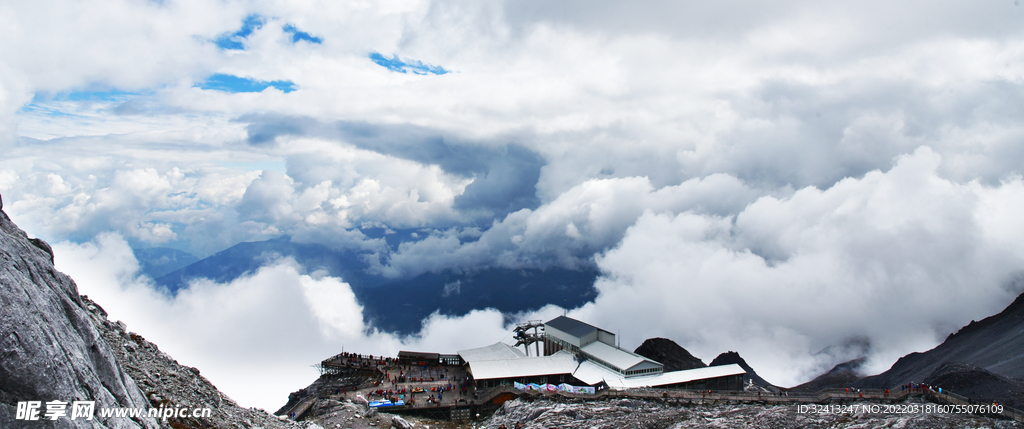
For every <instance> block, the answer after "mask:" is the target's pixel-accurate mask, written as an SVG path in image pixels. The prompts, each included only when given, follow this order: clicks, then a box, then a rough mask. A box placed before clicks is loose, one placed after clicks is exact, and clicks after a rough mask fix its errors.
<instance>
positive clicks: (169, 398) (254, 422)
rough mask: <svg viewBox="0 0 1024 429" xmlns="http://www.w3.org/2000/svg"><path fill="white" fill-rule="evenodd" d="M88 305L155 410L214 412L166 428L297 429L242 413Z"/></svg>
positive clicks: (193, 372) (191, 371) (194, 374)
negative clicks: (177, 408)
mask: <svg viewBox="0 0 1024 429" xmlns="http://www.w3.org/2000/svg"><path fill="white" fill-rule="evenodd" d="M82 301H83V302H84V304H85V306H86V308H87V309H88V310H89V315H90V317H91V318H92V321H93V323H94V324H95V325H96V326H97V328H98V329H99V332H100V335H101V336H102V337H103V339H104V340H105V341H106V342H107V344H108V345H109V346H110V348H111V349H112V350H113V351H114V358H115V359H116V360H117V362H118V364H119V365H120V366H121V367H122V368H124V370H125V372H126V373H128V375H130V376H131V377H132V379H134V380H135V382H136V384H137V385H138V387H139V388H140V389H141V391H142V392H143V393H145V396H146V399H148V401H149V405H150V406H151V407H154V408H159V407H189V408H210V409H211V411H212V415H211V416H210V417H204V418H170V419H168V420H167V421H166V422H162V423H163V424H164V425H165V426H167V427H171V428H175V429H181V428H252V427H260V428H266V429H270V428H275V429H288V428H291V429H297V428H302V427H304V426H300V425H298V424H296V423H293V422H290V421H281V420H279V419H278V418H277V417H274V416H272V415H270V414H268V413H267V412H265V411H262V410H254V409H250V408H242V407H239V406H238V405H237V404H235V402H234V401H232V400H231V398H228V397H227V396H226V395H224V394H223V393H221V392H220V391H219V390H217V388H216V387H214V386H213V384H212V383H210V381H209V380H207V379H206V378H205V377H203V376H202V375H200V372H199V369H197V368H193V367H188V366H183V365H180V364H178V361H176V360H174V358H172V357H171V356H169V355H167V354H166V353H164V352H162V351H160V348H159V347H157V345H156V344H153V343H151V342H149V341H146V339H145V338H143V337H142V336H141V335H139V334H136V333H134V332H128V331H126V330H125V326H124V324H123V323H114V322H111V321H110V320H107V313H106V312H105V311H104V310H103V308H102V307H100V306H99V305H98V304H96V303H95V302H92V301H91V300H89V299H88V297H85V296H83V297H82Z"/></svg>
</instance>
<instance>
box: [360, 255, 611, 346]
mask: <svg viewBox="0 0 1024 429" xmlns="http://www.w3.org/2000/svg"><path fill="white" fill-rule="evenodd" d="M597 275H598V271H597V269H596V268H586V269H582V270H569V269H566V268H557V267H551V268H547V269H543V270H541V269H509V268H485V269H481V270H478V271H475V272H468V273H467V272H455V271H452V270H446V271H443V272H440V273H424V274H421V275H419V276H416V277H413V278H411V279H406V280H399V281H396V282H393V283H390V284H387V285H385V286H383V287H379V288H353V291H354V292H355V294H356V298H357V299H358V300H359V302H360V303H361V304H362V305H363V315H364V318H365V319H366V320H367V321H368V322H370V323H372V324H373V325H374V326H377V327H379V328H381V329H383V330H386V331H390V332H399V333H404V334H411V333H415V332H418V331H419V329H420V322H421V321H422V320H423V319H424V318H426V317H427V316H429V315H430V314H431V313H433V312H434V311H439V312H440V313H441V314H444V315H454V316H461V315H464V314H466V313H469V312H470V311H472V310H480V309H485V308H494V309H497V310H499V311H501V312H503V313H516V312H520V311H526V310H536V309H539V308H541V307H543V306H545V305H547V304H554V305H558V306H561V307H564V308H575V307H579V306H581V305H583V304H584V303H587V302H590V301H593V300H594V298H596V297H597V289H595V288H594V280H595V279H596V278H597Z"/></svg>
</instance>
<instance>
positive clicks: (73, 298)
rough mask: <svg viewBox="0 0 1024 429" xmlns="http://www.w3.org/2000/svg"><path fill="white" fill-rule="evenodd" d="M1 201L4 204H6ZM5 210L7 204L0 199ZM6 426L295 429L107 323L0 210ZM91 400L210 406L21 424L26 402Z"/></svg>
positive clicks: (0, 414)
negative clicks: (190, 411) (185, 412)
mask: <svg viewBox="0 0 1024 429" xmlns="http://www.w3.org/2000/svg"><path fill="white" fill-rule="evenodd" d="M0 204H2V202H0ZM0 208H2V205H0ZM0 309H2V310H3V311H0V428H18V427H31V428H125V429H127V428H153V429H155V428H175V429H181V428H252V427H262V428H299V427H304V426H299V425H297V424H295V423H292V422H282V421H279V420H278V419H277V418H276V417H274V416H271V415H269V414H267V413H266V412H263V411H259V410H251V409H246V408H241V407H238V406H237V405H236V404H235V403H234V402H232V401H231V400H230V399H228V398H227V397H226V396H224V395H223V394H222V393H221V392H219V391H218V390H217V389H216V388H215V387H214V386H213V385H212V384H210V383H209V381H207V380H206V379H205V378H203V377H202V376H200V374H199V370H197V369H195V368H189V367H185V366H181V365H179V364H178V363H177V362H176V361H175V360H174V359H173V358H171V357H170V356H168V355H167V354H165V353H163V352H161V351H160V349H159V348H157V346H156V345H155V344H152V343H150V342H148V341H146V340H145V339H144V338H142V336H140V335H138V334H134V333H129V332H126V331H125V326H124V325H123V324H121V323H119V322H118V323H113V322H110V321H109V320H107V317H106V316H107V314H106V312H104V311H103V309H102V308H101V307H100V306H99V305H97V304H96V303H94V302H92V301H90V300H89V299H88V298H86V297H82V296H79V295H78V287H77V286H76V285H75V283H74V281H72V280H71V278H70V277H68V276H67V275H64V274H63V273H61V272H59V271H57V270H56V269H54V267H53V255H52V250H50V246H49V245H47V244H46V243H45V242H43V241H42V240H38V239H29V238H28V236H27V235H26V234H25V232H24V231H22V230H21V229H20V228H18V227H17V226H16V225H15V224H14V223H13V222H11V220H10V218H9V217H8V216H7V214H6V213H4V212H3V211H2V210H0ZM52 400H60V401H68V402H70V401H76V400H95V401H96V408H97V410H98V409H99V408H104V407H126V408H142V409H149V408H159V407H160V406H172V407H173V406H186V407H190V408H204V407H210V408H211V410H212V412H213V416H212V417H210V418H198V419H169V420H157V419H153V418H149V417H141V418H117V417H112V418H100V417H99V416H98V415H97V417H96V418H95V419H93V420H91V421H90V420H84V419H82V418H78V419H74V420H72V419H70V418H67V417H63V418H58V419H57V420H52V421H51V420H41V421H25V420H16V412H17V404H18V402H20V401H43V402H46V401H52Z"/></svg>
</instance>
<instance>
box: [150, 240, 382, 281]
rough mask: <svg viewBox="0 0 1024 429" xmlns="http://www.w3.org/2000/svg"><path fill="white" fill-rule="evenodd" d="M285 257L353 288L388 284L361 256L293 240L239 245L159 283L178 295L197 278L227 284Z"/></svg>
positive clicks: (176, 271) (158, 279)
mask: <svg viewBox="0 0 1024 429" xmlns="http://www.w3.org/2000/svg"><path fill="white" fill-rule="evenodd" d="M284 257H292V258H294V259H295V261H296V262H298V264H299V265H301V266H302V267H303V268H304V269H305V272H307V273H312V272H314V271H317V270H325V271H327V272H328V273H329V274H330V275H331V276H334V277H340V278H342V279H345V281H346V282H348V283H349V284H351V285H353V286H357V285H358V286H360V287H373V286H379V285H381V284H383V283H386V282H387V280H386V279H384V278H382V277H378V276H373V275H369V274H366V272H365V271H364V267H365V264H364V263H363V262H362V258H361V256H360V254H359V253H356V252H353V251H338V250H334V249H331V248H328V247H327V246H324V245H320V244H305V243H294V242H292V241H291V239H290V238H289V237H280V238H275V239H273V240H267V241H253V242H245V243H238V244H236V245H234V246H231V247H229V248H228V249H226V250H223V251H220V252H217V253H216V254H214V255H211V256H210V257H208V258H205V259H202V260H200V261H197V262H195V263H193V264H191V265H188V266H186V267H184V268H181V269H178V270H175V271H173V272H170V273H168V274H167V275H164V276H162V277H160V278H157V279H156V282H157V284H159V285H161V286H164V287H166V288H167V289H168V290H169V291H170V292H171V293H172V294H176V293H177V292H178V290H179V289H182V288H185V287H188V282H189V280H191V279H193V278H207V279H210V280H213V281H216V282H219V283H226V282H230V281H232V280H234V279H236V278H238V277H241V276H242V275H244V274H246V273H254V272H256V270H258V269H259V268H260V267H262V266H264V265H266V263H267V262H268V261H270V260H273V259H277V258H284Z"/></svg>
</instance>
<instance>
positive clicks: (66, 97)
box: [32, 89, 139, 103]
mask: <svg viewBox="0 0 1024 429" xmlns="http://www.w3.org/2000/svg"><path fill="white" fill-rule="evenodd" d="M136 95H139V93H137V92H128V91H121V90H117V89H112V90H107V91H70V92H59V93H56V94H54V93H45V92H37V93H35V95H33V96H32V103H39V102H44V101H92V102H104V101H109V102H116V101H124V100H125V99H127V98H130V97H133V96H136Z"/></svg>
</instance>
